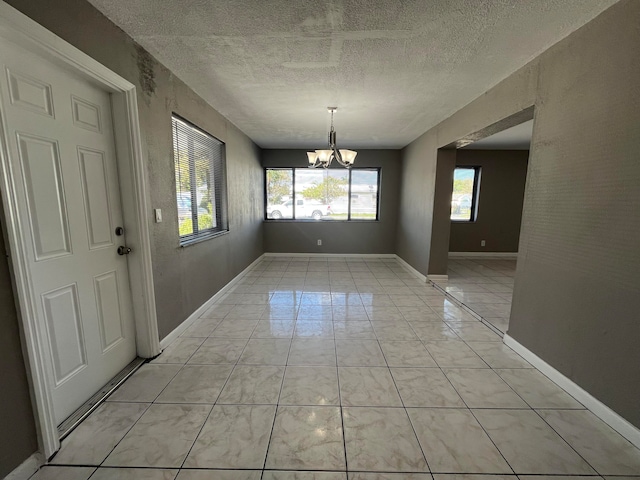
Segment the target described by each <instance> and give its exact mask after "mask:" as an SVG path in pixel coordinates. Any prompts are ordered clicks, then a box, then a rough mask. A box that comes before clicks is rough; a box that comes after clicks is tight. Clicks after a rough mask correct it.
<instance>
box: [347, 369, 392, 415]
mask: <svg viewBox="0 0 640 480" xmlns="http://www.w3.org/2000/svg"><path fill="white" fill-rule="evenodd" d="M338 377H339V380H340V396H341V400H342V405H345V406H363V407H364V406H367V407H370V406H376V407H378V406H379V407H401V406H402V401H401V400H400V396H399V395H398V390H397V389H396V386H395V384H394V382H393V378H392V377H391V373H390V372H389V369H388V368H385V367H340V368H338Z"/></svg>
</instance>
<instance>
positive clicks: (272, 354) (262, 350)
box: [238, 338, 291, 365]
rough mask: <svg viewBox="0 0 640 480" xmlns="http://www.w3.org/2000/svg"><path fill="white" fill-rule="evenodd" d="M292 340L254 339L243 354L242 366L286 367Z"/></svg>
mask: <svg viewBox="0 0 640 480" xmlns="http://www.w3.org/2000/svg"><path fill="white" fill-rule="evenodd" d="M290 345H291V340H289V339H282V338H252V339H250V340H249V343H247V346H246V347H245V349H244V352H242V356H241V357H240V360H238V363H239V364H241V365H286V364H287V357H288V356H289V346H290Z"/></svg>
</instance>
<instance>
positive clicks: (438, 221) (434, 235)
mask: <svg viewBox="0 0 640 480" xmlns="http://www.w3.org/2000/svg"><path fill="white" fill-rule="evenodd" d="M457 153H458V152H457V151H456V150H455V149H445V148H441V149H439V150H438V153H437V154H436V178H435V186H434V208H433V224H432V229H431V243H430V245H429V246H430V252H429V270H428V272H429V274H430V275H446V274H447V257H448V254H449V233H450V231H451V228H450V225H451V193H452V192H453V171H454V169H455V168H456V156H457Z"/></svg>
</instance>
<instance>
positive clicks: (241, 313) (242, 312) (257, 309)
mask: <svg viewBox="0 0 640 480" xmlns="http://www.w3.org/2000/svg"><path fill="white" fill-rule="evenodd" d="M266 308H267V307H266V305H234V306H233V308H232V309H231V310H229V313H227V315H226V316H225V317H224V318H225V319H227V320H231V319H237V320H258V319H259V318H260V316H261V315H262V314H263V313H264V311H265V309H266Z"/></svg>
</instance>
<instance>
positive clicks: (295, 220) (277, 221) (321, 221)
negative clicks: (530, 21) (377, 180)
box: [263, 218, 380, 223]
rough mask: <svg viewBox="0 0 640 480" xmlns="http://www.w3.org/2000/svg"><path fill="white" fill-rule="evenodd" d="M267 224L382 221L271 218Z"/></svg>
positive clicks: (365, 221) (364, 221)
mask: <svg viewBox="0 0 640 480" xmlns="http://www.w3.org/2000/svg"><path fill="white" fill-rule="evenodd" d="M263 222H265V223H380V219H378V220H364V219H353V220H313V219H309V220H306V219H305V220H303V219H295V218H281V219H279V220H274V219H271V218H267V219H265V220H263Z"/></svg>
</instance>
